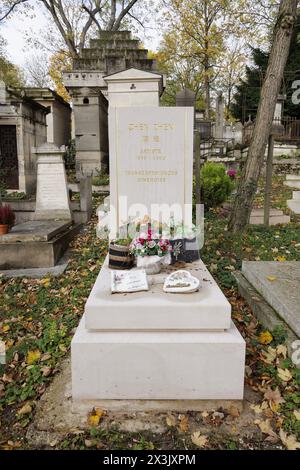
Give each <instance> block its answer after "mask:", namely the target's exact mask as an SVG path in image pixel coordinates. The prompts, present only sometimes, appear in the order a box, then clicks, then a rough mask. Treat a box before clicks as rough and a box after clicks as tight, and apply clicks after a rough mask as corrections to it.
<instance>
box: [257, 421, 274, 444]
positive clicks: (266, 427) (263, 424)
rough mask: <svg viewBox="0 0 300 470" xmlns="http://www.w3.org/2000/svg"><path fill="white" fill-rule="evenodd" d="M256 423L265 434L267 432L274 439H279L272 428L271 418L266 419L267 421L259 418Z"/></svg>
mask: <svg viewBox="0 0 300 470" xmlns="http://www.w3.org/2000/svg"><path fill="white" fill-rule="evenodd" d="M254 423H255V424H256V425H257V426H258V427H259V429H260V430H261V432H262V433H263V434H267V435H268V436H270V437H271V438H272V439H274V440H275V439H276V440H277V439H278V436H277V434H276V432H274V431H273V429H272V426H271V424H270V420H269V419H266V420H265V421H260V420H259V419H257V420H255V421H254Z"/></svg>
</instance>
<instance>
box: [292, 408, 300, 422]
mask: <svg viewBox="0 0 300 470" xmlns="http://www.w3.org/2000/svg"><path fill="white" fill-rule="evenodd" d="M293 414H294V416H295V418H296V420H297V421H300V411H298V410H294V412H293Z"/></svg>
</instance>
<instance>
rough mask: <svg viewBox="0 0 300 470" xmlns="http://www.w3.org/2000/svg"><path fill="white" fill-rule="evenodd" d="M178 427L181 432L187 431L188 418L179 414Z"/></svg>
mask: <svg viewBox="0 0 300 470" xmlns="http://www.w3.org/2000/svg"><path fill="white" fill-rule="evenodd" d="M178 419H179V429H180V431H181V432H187V431H188V430H189V419H188V417H187V416H186V415H179V416H178Z"/></svg>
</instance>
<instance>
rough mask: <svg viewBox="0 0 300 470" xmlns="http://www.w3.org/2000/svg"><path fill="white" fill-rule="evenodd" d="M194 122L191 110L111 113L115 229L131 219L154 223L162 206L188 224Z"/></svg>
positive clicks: (114, 110)
mask: <svg viewBox="0 0 300 470" xmlns="http://www.w3.org/2000/svg"><path fill="white" fill-rule="evenodd" d="M193 119H194V115H193V108H185V107H182V108H172V107H170V108H158V107H147V108H141V107H130V108H127V107H126V108H121V107H120V108H111V109H110V116H109V120H110V125H109V128H110V177H111V181H110V184H111V215H112V217H114V219H115V221H116V223H117V225H118V227H119V226H121V225H122V224H123V223H124V222H126V220H127V219H128V217H134V216H135V215H138V216H139V217H142V216H143V215H145V214H147V215H149V216H150V217H151V218H152V219H153V218H154V219H157V211H159V210H160V209H159V207H162V205H163V206H164V210H168V209H167V207H169V208H170V209H171V212H172V214H173V210H174V211H176V212H177V214H179V213H180V211H181V213H182V220H184V221H185V222H186V223H189V222H190V221H191V220H190V217H191V214H192V207H191V203H192V181H193V180H192V175H193ZM177 209H179V211H178V210H177ZM172 214H171V215H172ZM166 218H168V217H166ZM175 218H178V219H179V218H180V216H179V215H178V217H177V216H176V215H175ZM111 222H113V220H111Z"/></svg>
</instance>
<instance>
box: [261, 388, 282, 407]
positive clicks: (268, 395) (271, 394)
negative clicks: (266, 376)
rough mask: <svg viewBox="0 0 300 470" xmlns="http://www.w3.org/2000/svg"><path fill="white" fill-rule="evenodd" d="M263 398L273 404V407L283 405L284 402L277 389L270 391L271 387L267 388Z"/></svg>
mask: <svg viewBox="0 0 300 470" xmlns="http://www.w3.org/2000/svg"><path fill="white" fill-rule="evenodd" d="M264 398H265V399H266V400H268V401H269V402H272V403H274V404H275V405H280V404H281V403H285V400H284V398H282V396H281V394H280V390H279V388H278V387H277V388H276V389H275V390H272V389H271V387H268V389H267V391H266V392H265V394H264Z"/></svg>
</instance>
